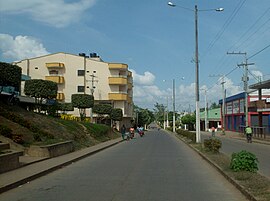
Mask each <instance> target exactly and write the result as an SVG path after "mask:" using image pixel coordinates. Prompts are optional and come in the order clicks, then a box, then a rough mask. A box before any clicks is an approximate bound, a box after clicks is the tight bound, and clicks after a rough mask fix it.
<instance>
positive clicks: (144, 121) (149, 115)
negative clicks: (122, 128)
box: [134, 105, 155, 126]
mask: <svg viewBox="0 0 270 201" xmlns="http://www.w3.org/2000/svg"><path fill="white" fill-rule="evenodd" d="M134 112H135V113H136V118H137V119H136V122H138V125H141V126H144V125H148V124H150V123H151V122H153V121H154V120H155V116H154V113H153V112H152V111H150V110H148V109H143V108H140V107H138V106H136V105H134Z"/></svg>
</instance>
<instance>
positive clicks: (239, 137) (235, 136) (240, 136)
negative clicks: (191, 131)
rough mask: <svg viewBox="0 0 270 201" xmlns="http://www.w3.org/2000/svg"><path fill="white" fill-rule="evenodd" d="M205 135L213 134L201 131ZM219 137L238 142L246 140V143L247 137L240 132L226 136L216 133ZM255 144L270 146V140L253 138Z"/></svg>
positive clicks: (226, 134) (228, 133) (219, 132)
mask: <svg viewBox="0 0 270 201" xmlns="http://www.w3.org/2000/svg"><path fill="white" fill-rule="evenodd" d="M201 132H202V133H203V134H207V135H209V136H211V135H212V133H211V132H205V131H201ZM216 136H217V137H224V138H233V139H237V140H244V141H246V140H247V139H246V136H245V135H244V134H243V133H238V132H233V131H225V135H223V134H222V132H221V131H218V132H216ZM252 142H253V143H260V144H266V145H270V138H269V137H268V136H267V137H266V138H265V139H264V138H258V137H253V138H252Z"/></svg>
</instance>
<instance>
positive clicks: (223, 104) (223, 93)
mask: <svg viewBox="0 0 270 201" xmlns="http://www.w3.org/2000/svg"><path fill="white" fill-rule="evenodd" d="M209 77H219V79H220V78H221V77H222V81H221V83H220V84H221V85H222V95H223V99H222V131H223V132H225V128H226V121H225V105H226V103H225V99H226V93H225V87H224V84H225V83H226V82H225V75H220V74H219V75H209Z"/></svg>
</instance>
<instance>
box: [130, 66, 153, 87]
mask: <svg viewBox="0 0 270 201" xmlns="http://www.w3.org/2000/svg"><path fill="white" fill-rule="evenodd" d="M130 71H131V72H132V74H133V82H134V83H135V84H137V85H149V86H151V85H153V84H154V81H155V76H154V75H153V74H152V73H150V72H148V71H146V72H144V74H143V75H139V74H137V73H136V71H135V70H132V69H131V70H130Z"/></svg>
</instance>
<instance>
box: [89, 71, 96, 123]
mask: <svg viewBox="0 0 270 201" xmlns="http://www.w3.org/2000/svg"><path fill="white" fill-rule="evenodd" d="M95 73H96V71H95V70H94V71H93V72H92V74H91V75H90V77H91V89H90V92H91V95H92V96H94V91H95V88H96V87H95V86H94V83H95V82H98V80H96V79H95V78H96V77H97V76H96V75H95ZM90 121H91V123H93V108H90Z"/></svg>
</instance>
